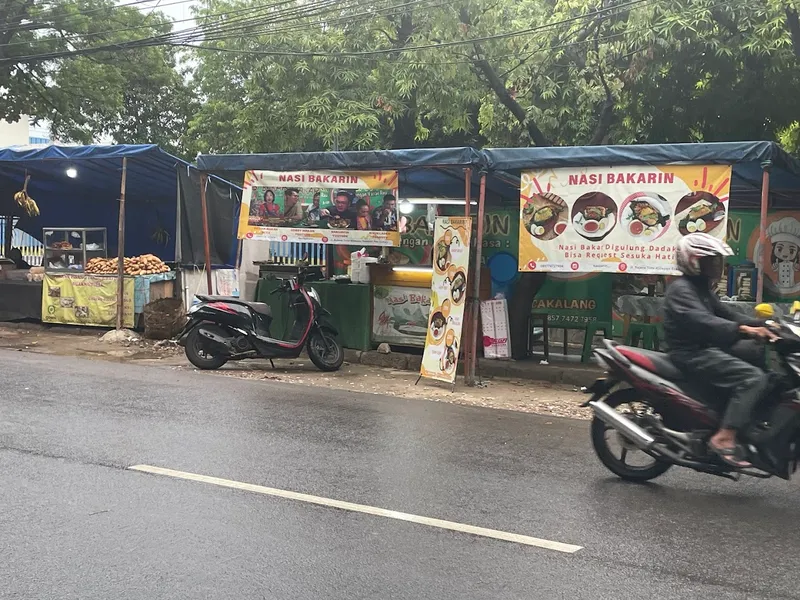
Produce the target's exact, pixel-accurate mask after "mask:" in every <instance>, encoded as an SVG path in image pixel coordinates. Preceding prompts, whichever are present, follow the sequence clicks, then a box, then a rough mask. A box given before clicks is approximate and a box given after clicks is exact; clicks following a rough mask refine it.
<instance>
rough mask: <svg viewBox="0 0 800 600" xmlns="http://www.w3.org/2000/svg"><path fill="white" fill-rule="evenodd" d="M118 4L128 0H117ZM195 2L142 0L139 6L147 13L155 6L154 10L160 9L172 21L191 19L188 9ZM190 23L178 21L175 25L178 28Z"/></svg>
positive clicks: (188, 25) (189, 0) (187, 25)
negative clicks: (143, 0)
mask: <svg viewBox="0 0 800 600" xmlns="http://www.w3.org/2000/svg"><path fill="white" fill-rule="evenodd" d="M117 1H118V2H119V3H120V4H128V3H129V2H130V0H117ZM194 4H196V2H195V0H187V1H185V2H181V1H180V0H160V2H159V0H147V1H146V2H143V3H142V5H141V6H140V8H141V10H142V12H144V13H147V12H150V10H152V8H153V7H156V10H160V11H161V12H163V13H164V14H165V15H167V16H168V17H169V18H170V19H172V20H174V21H179V20H181V19H191V18H192V12H191V10H190V8H191V6H192V5H194ZM191 25H192V24H191V23H188V22H187V23H178V25H177V26H176V27H177V28H178V29H185V28H186V27H191Z"/></svg>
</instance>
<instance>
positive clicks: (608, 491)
mask: <svg viewBox="0 0 800 600" xmlns="http://www.w3.org/2000/svg"><path fill="white" fill-rule="evenodd" d="M0 365H2V366H1V367H0V373H2V376H0V557H2V562H0V598H25V599H31V598H35V599H37V600H39V599H41V600H44V599H50V598H58V599H67V598H76V599H78V598H79V599H81V600H88V599H103V600H107V599H109V598H113V599H115V600H118V599H128V598H131V599H142V600H145V599H147V600H154V599H161V598H164V599H170V600H174V599H180V598H192V599H195V598H215V599H216V598H236V599H246V598H268V599H273V598H275V599H291V600H297V599H317V598H324V599H337V600H338V599H341V600H354V599H360V598H369V599H373V598H374V599H384V598H393V599H394V598H403V599H405V598H408V599H415V600H416V599H425V600H428V599H431V600H439V599H449V598H457V599H459V600H461V599H473V598H486V599H491V600H497V599H501V598H502V599H505V598H525V599H532V598H545V599H549V598H569V599H573V598H587V599H592V600H597V599H599V598H608V599H614V600H619V599H627V598H636V599H637V600H638V599H640V598H645V597H648V596H652V597H659V598H670V599H672V598H714V599H728V598H731V599H732V598H742V599H744V598H748V599H751V600H752V599H761V598H763V599H766V598H770V599H778V598H800V575H798V572H797V569H798V567H797V557H798V556H800V541H798V531H800V527H798V524H797V521H798V517H800V510H798V509H800V497H798V493H797V486H796V484H794V483H786V482H782V481H767V482H758V481H749V482H742V483H733V482H727V481H724V480H721V479H716V478H711V477H708V476H702V475H698V474H694V473H690V472H686V471H678V470H673V471H671V472H670V473H668V474H667V475H665V476H664V477H663V478H661V479H659V481H658V484H657V485H655V484H654V485H647V486H635V485H629V484H624V483H621V482H619V481H617V480H616V479H614V478H613V477H611V476H609V473H607V472H606V471H605V470H604V469H603V467H602V466H601V465H600V464H599V463H598V462H597V460H596V459H595V457H594V456H593V454H592V452H591V450H590V448H589V445H588V441H587V438H588V435H587V423H585V422H580V421H571V420H558V419H555V418H552V417H539V416H535V415H530V414H524V413H514V412H505V411H496V410H490V409H480V408H471V407H463V406H455V405H450V404H445V403H434V402H426V401H422V400H405V399H399V398H394V397H391V398H390V397H382V396H376V395H367V394H352V393H347V392H344V391H342V392H340V391H331V390H320V389H319V388H313V387H304V386H300V385H285V384H280V383H274V382H256V381H247V380H238V379H233V378H222V377H216V376H213V375H205V374H199V373H191V372H186V371H177V370H170V369H162V368H158V367H143V366H133V365H126V364H119V365H116V364H111V363H107V362H92V361H85V360H79V359H69V358H63V357H47V356H40V355H32V354H23V353H18V352H3V351H0ZM137 464H148V465H155V466H158V467H166V468H170V469H176V470H180V471H187V472H191V473H197V474H202V475H209V476H215V477H221V478H226V479H230V480H236V481H241V482H247V483H253V484H259V485H263V486H270V487H273V488H280V489H283V490H291V491H295V492H304V493H307V494H314V495H316V496H321V497H325V498H333V499H337V500H346V501H349V502H354V503H361V504H364V505H369V506H376V507H382V508H387V509H392V510H397V511H404V512H406V513H413V514H416V515H422V516H426V517H434V518H439V519H447V520H450V521H455V522H459V523H465V524H470V525H476V526H481V527H487V528H493V529H498V530H502V531H508V532H514V533H519V534H525V535H529V536H535V537H538V538H544V539H547V540H553V541H558V542H564V543H568V544H576V545H579V546H582V547H583V549H582V550H580V551H579V552H577V553H575V554H563V553H559V552H554V551H551V550H546V549H541V548H534V547H528V546H523V545H520V544H515V543H510V542H504V541H498V540H494V539H488V538H483V537H476V536H473V535H469V534H465V533H458V532H453V531H447V530H442V529H438V528H435V527H429V526H426V525H419V524H414V523H407V522H402V521H396V520H392V519H387V518H384V517H379V516H372V515H367V514H359V513H354V512H348V511H343V510H337V509H332V508H326V507H321V506H314V505H309V504H305V503H302V502H297V501H294V500H287V499H283V498H276V497H270V496H265V495H261V494H257V493H252V492H248V491H239V490H232V489H225V488H220V487H217V486H214V485H208V484H205V483H198V482H193V481H183V480H177V479H171V478H168V477H162V476H157V475H150V474H145V473H139V472H135V471H131V470H128V469H127V468H128V467H130V466H132V465H137Z"/></svg>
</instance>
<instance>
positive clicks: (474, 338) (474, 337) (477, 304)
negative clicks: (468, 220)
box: [465, 173, 486, 386]
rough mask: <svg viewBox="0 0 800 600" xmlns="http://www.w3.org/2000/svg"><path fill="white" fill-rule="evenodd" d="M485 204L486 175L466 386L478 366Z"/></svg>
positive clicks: (472, 380)
mask: <svg viewBox="0 0 800 600" xmlns="http://www.w3.org/2000/svg"><path fill="white" fill-rule="evenodd" d="M485 204H486V173H483V174H482V175H481V191H480V195H479V196H478V225H477V227H476V228H475V229H476V240H475V241H476V244H475V274H474V275H473V277H474V278H475V292H474V296H473V298H472V313H471V315H470V316H471V317H472V327H471V331H470V336H471V339H470V346H471V347H472V360H470V362H469V365H468V366H469V369H468V370H466V371H465V373H466V380H467V385H469V386H473V385H475V367H476V366H477V364H478V317H479V316H480V312H481V296H480V294H481V260H482V259H483V215H484V208H485Z"/></svg>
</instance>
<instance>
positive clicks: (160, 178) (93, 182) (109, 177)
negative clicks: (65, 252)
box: [0, 144, 188, 261]
mask: <svg viewBox="0 0 800 600" xmlns="http://www.w3.org/2000/svg"><path fill="white" fill-rule="evenodd" d="M125 157H127V158H128V167H127V183H126V211H125V220H126V228H125V230H126V235H125V251H126V254H128V255H129V256H130V255H139V254H147V253H152V254H155V255H157V256H159V257H161V258H162V259H163V260H166V261H171V260H174V258H175V231H176V226H175V224H176V207H177V186H178V183H177V172H176V169H178V168H186V167H188V163H186V162H185V161H182V160H181V159H179V158H176V157H174V156H172V155H170V154H168V153H166V152H164V151H163V150H161V149H160V148H159V147H158V146H155V145H150V144H147V145H115V146H54V145H51V146H20V147H12V148H3V149H0V214H5V215H15V216H19V217H20V220H19V222H18V224H17V227H18V228H19V229H21V230H23V231H26V232H28V233H30V234H31V235H33V236H34V237H37V238H40V237H41V235H42V229H43V228H45V227H105V228H107V229H108V245H109V250H110V252H109V254H110V255H111V254H114V253H115V251H116V246H117V223H118V215H119V202H118V199H119V197H120V184H121V179H122V159H123V158H125ZM73 168H74V169H75V170H76V171H77V177H75V178H74V179H72V178H70V177H68V176H67V169H73ZM26 173H27V174H28V175H30V176H31V179H30V183H29V184H28V194H29V195H30V196H31V197H32V198H33V199H34V200H35V201H36V203H37V204H38V205H39V209H40V211H41V216H39V217H33V218H31V217H28V216H27V215H25V213H24V211H22V209H21V208H20V207H19V205H18V204H17V203H16V202H15V201H14V199H13V196H14V193H15V192H17V191H19V190H21V189H22V186H23V183H24V182H25V176H26ZM161 230H163V231H165V232H166V233H167V234H168V236H169V239H168V241H167V242H166V243H165V242H164V241H163V238H162V241H158V239H157V238H158V235H157V233H158V232H159V231H161Z"/></svg>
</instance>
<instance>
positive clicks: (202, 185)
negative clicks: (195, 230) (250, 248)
mask: <svg viewBox="0 0 800 600" xmlns="http://www.w3.org/2000/svg"><path fill="white" fill-rule="evenodd" d="M207 184H208V175H207V174H205V173H201V174H200V210H202V211H203V249H204V251H205V259H206V283H207V284H208V293H209V294H212V293H213V292H214V286H213V285H212V283H211V241H210V240H209V237H208V206H207V205H206V185H207Z"/></svg>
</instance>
